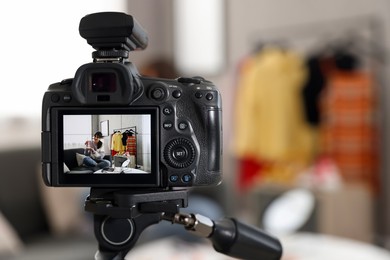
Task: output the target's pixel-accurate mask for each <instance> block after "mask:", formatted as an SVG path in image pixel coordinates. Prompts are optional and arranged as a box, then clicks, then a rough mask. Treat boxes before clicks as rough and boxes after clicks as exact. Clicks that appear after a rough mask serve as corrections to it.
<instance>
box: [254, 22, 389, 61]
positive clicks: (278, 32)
mask: <svg viewBox="0 0 390 260" xmlns="http://www.w3.org/2000/svg"><path fill="white" fill-rule="evenodd" d="M383 31H384V30H383V22H382V21H381V20H380V19H378V17H375V16H373V15H367V16H356V17H349V18H340V19H334V20H327V21H324V20H323V21H313V22H307V23H302V24H294V25H286V26H279V27H274V28H264V29H261V30H256V31H254V32H253V33H251V35H252V36H251V37H249V39H248V43H249V45H250V46H252V49H254V50H255V51H256V50H257V49H259V46H260V47H261V45H265V44H270V45H272V44H276V45H281V46H286V45H287V47H291V48H293V49H297V50H298V51H302V49H303V52H306V51H307V50H309V51H310V48H313V47H315V46H313V45H315V44H320V43H324V44H326V43H329V42H331V41H332V40H338V39H340V38H343V39H345V38H348V37H351V38H353V37H359V40H364V41H365V43H366V44H367V45H368V46H367V47H368V48H369V49H370V51H371V52H372V54H373V55H374V57H375V58H376V59H378V60H380V61H381V62H384V61H385V60H384V58H385V56H386V54H387V50H386V48H385V44H384V33H383Z"/></svg>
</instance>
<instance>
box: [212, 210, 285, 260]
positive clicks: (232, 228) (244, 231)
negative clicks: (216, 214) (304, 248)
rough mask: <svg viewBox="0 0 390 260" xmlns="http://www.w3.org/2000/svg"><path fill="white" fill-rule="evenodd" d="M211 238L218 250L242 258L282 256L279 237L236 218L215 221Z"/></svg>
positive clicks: (272, 258) (265, 259)
mask: <svg viewBox="0 0 390 260" xmlns="http://www.w3.org/2000/svg"><path fill="white" fill-rule="evenodd" d="M209 239H210V240H211V241H212V243H213V246H214V249H215V250H216V251H218V252H220V253H223V254H225V255H229V256H232V257H237V258H240V259H263V260H277V259H280V258H281V256H282V245H281V243H280V241H279V240H278V239H276V238H274V237H272V236H270V235H268V234H266V233H264V232H263V231H261V230H260V229H258V228H255V227H252V226H248V225H246V224H243V223H241V222H239V221H237V220H236V219H229V218H225V219H222V220H218V221H214V228H213V232H212V234H211V235H210V236H209Z"/></svg>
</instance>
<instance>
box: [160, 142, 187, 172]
mask: <svg viewBox="0 0 390 260" xmlns="http://www.w3.org/2000/svg"><path fill="white" fill-rule="evenodd" d="M164 158H165V160H166V161H167V163H168V164H169V165H170V166H172V167H174V168H186V167H188V166H190V165H191V164H192V163H193V162H194V160H195V147H194V145H193V144H192V142H190V141H189V140H187V139H184V138H179V139H174V140H172V141H170V142H169V143H168V144H167V146H165V149H164Z"/></svg>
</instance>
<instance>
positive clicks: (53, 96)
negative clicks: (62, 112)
mask: <svg viewBox="0 0 390 260" xmlns="http://www.w3.org/2000/svg"><path fill="white" fill-rule="evenodd" d="M51 101H52V102H53V103H57V102H58V101H60V96H59V95H57V94H53V95H52V96H51Z"/></svg>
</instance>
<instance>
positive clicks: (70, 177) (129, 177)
mask: <svg viewBox="0 0 390 260" xmlns="http://www.w3.org/2000/svg"><path fill="white" fill-rule="evenodd" d="M64 115H150V116H151V122H150V125H151V129H150V131H151V140H150V141H151V172H150V173H146V174H69V173H64V167H63V165H64V142H63V141H64V125H63V122H64ZM52 123H53V127H52V138H53V139H52V142H53V144H56V146H57V149H54V148H53V150H52V152H53V153H52V156H53V157H52V159H53V160H52V165H53V170H54V173H55V172H56V173H57V174H55V175H56V176H52V177H53V181H54V182H56V184H57V185H58V186H79V187H159V186H160V183H161V180H160V174H159V172H160V170H159V157H160V156H159V150H160V149H159V128H158V126H159V117H158V108H157V107H142V108H138V107H126V108H114V107H105V108H102V107H99V108H93V107H88V108H53V110H52ZM55 129H57V131H53V130H55ZM56 177H57V178H56Z"/></svg>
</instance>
